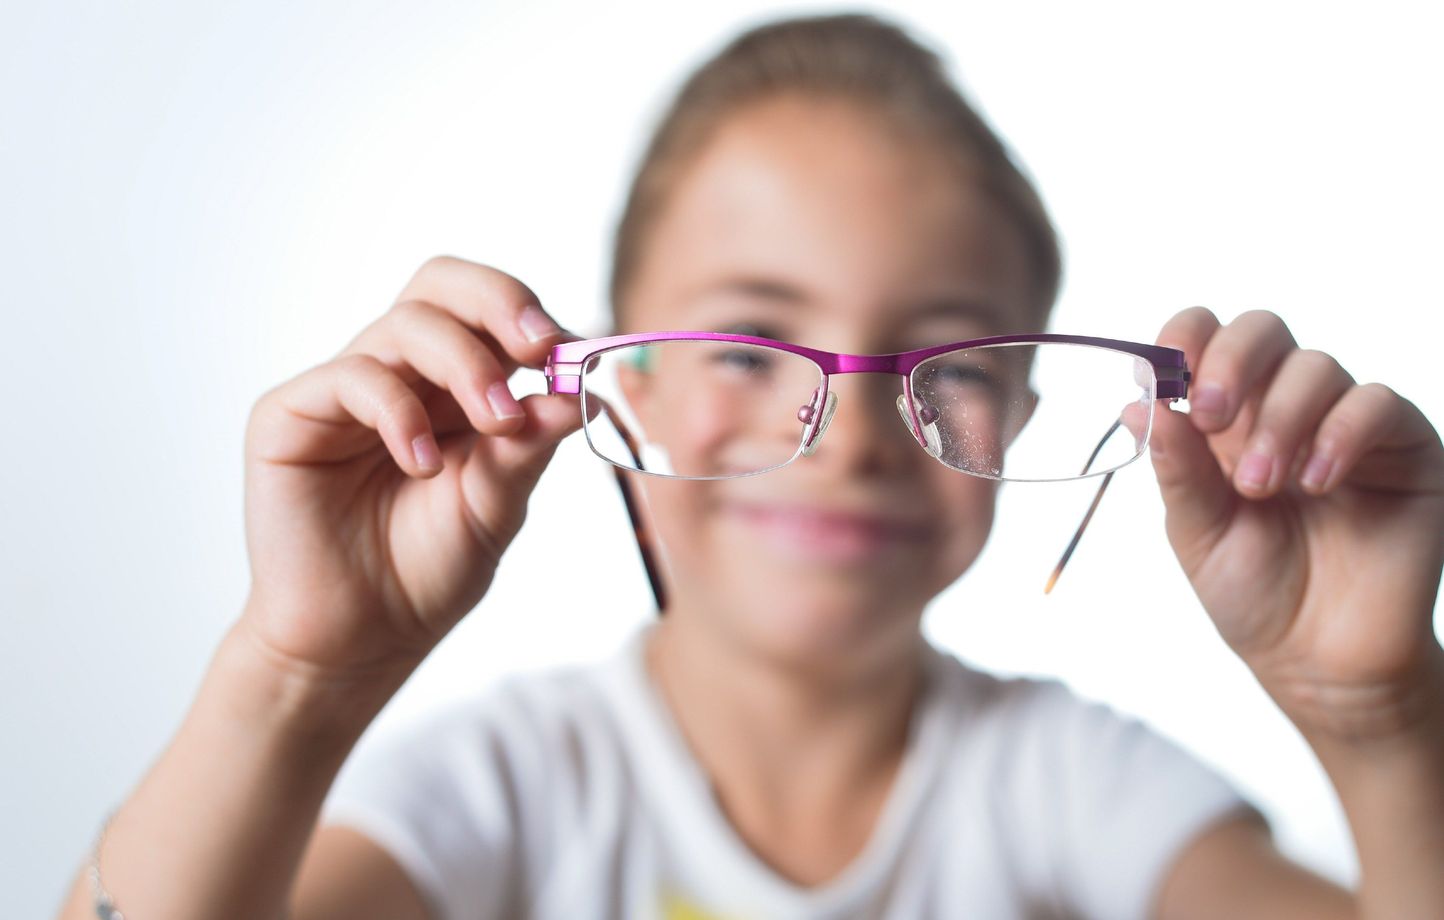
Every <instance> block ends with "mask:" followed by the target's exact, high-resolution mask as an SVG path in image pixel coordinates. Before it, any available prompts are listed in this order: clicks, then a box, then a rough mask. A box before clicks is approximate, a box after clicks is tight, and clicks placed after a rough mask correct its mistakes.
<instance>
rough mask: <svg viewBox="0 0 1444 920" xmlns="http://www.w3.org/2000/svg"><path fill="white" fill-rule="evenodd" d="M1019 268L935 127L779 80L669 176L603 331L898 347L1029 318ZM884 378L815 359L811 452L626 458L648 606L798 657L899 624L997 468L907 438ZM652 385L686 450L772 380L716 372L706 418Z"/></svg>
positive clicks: (953, 572)
mask: <svg viewBox="0 0 1444 920" xmlns="http://www.w3.org/2000/svg"><path fill="white" fill-rule="evenodd" d="M1027 271H1028V264H1027V259H1026V254H1025V250H1024V245H1023V242H1022V239H1021V235H1020V233H1019V232H1018V230H1017V229H1016V227H1015V226H1014V224H1013V221H1012V220H1011V219H1010V218H1009V217H1008V216H1007V215H1006V214H1005V213H1004V212H1003V211H1002V210H1001V208H999V206H997V205H995V204H994V203H993V202H992V201H991V199H990V198H988V197H986V196H985V195H984V194H982V193H981V192H980V191H978V189H977V188H976V187H974V186H973V185H972V184H971V183H970V182H968V181H966V180H965V179H963V178H960V176H959V173H958V171H957V169H956V167H955V165H953V164H952V163H951V161H949V160H948V159H946V158H945V157H944V155H943V154H942V153H941V152H940V151H938V150H937V149H935V147H933V146H932V145H930V144H929V143H927V142H925V141H922V140H920V139H918V138H917V137H913V136H907V135H905V134H903V133H901V132H900V131H898V130H897V129H896V128H894V127H892V126H891V124H890V123H889V122H885V121H883V120H881V119H880V118H879V116H878V115H877V114H876V113H874V112H871V111H869V110H868V109H866V108H863V107H859V106H857V105H855V104H852V103H847V102H841V101H818V100H815V99H811V100H804V99H798V98H779V99H774V100H769V101H766V102H764V103H760V104H758V105H755V106H752V107H750V108H747V109H745V110H743V111H742V112H740V113H738V114H736V115H734V116H732V117H731V118H730V119H729V120H728V121H727V122H726V123H724V124H723V125H722V126H720V128H719V130H718V131H717V133H716V134H715V135H714V136H713V137H712V139H711V140H710V141H709V143H708V145H707V146H706V148H705V149H704V150H703V151H702V152H701V153H700V155H699V156H698V157H697V158H696V159H695V160H694V161H692V162H691V163H690V164H689V165H688V166H687V168H686V169H685V170H684V171H683V172H682V173H681V174H680V176H679V178H678V179H677V181H676V182H675V184H674V185H673V187H672V188H671V189H670V190H669V193H668V196H667V200H666V204H665V207H664V209H663V211H662V212H661V214H660V215H659V216H658V218H657V220H656V222H655V223H654V224H653V225H652V226H651V228H650V235H649V237H648V239H647V242H646V251H645V254H644V256H643V258H642V260H641V263H640V264H639V266H638V268H637V271H636V273H635V274H634V276H633V279H632V285H631V287H630V289H629V291H628V300H627V306H626V314H625V316H626V329H625V330H623V331H638V330H667V329H688V330H708V331H718V332H744V333H748V334H753V335H762V336H766V337H769V338H776V339H782V340H784V341H789V342H795V343H797V344H800V345H807V346H811V347H814V348H821V349H826V350H829V351H836V352H850V353H855V354H882V353H889V352H897V351H904V350H909V349H915V348H922V347H925V346H929V345H936V344H941V343H945V342H951V341H957V340H960V339H967V338H973V337H977V336H982V335H990V334H997V333H1002V332H1008V331H1037V330H1033V329H1030V328H1029V326H1030V325H1031V321H1030V320H1028V319H1026V317H1027V316H1028V315H1029V311H1028V308H1027V302H1028V296H1029V287H1028V278H1027ZM744 370H746V368H745V367H742V366H738V365H735V363H734V364H732V365H729V364H728V363H726V362H719V363H715V364H714V365H713V366H712V373H715V374H719V375H720V374H728V373H732V374H739V375H740V374H742V372H743V371H744ZM813 373H814V374H815V373H816V372H815V370H814V371H813ZM718 379H719V380H724V382H725V378H723V377H720V376H719V377H718ZM739 379H741V378H739ZM815 384H816V381H815V379H814V380H813V381H812V382H811V383H807V384H806V387H807V390H808V391H810V389H811V387H812V386H815ZM901 386H902V378H901V377H898V376H896V375H883V374H853V375H840V376H836V377H834V378H832V380H831V383H830V390H831V391H832V392H833V393H835V394H836V395H837V397H838V404H837V409H836V413H835V415H834V416H833V418H832V422H831V425H830V426H829V427H828V428H827V430H826V432H825V434H824V435H823V437H822V439H821V442H820V445H819V446H818V448H817V451H816V453H815V454H813V455H812V456H810V457H799V458H798V459H796V460H794V461H793V462H792V463H791V464H790V465H788V466H786V467H784V468H782V469H779V470H774V471H772V472H769V473H765V474H762V475H760V476H753V477H747V478H741V479H731V480H722V481H685V480H662V479H657V478H655V477H649V476H634V477H633V482H634V483H635V484H636V485H637V486H639V487H641V488H642V489H643V490H644V491H645V493H646V499H647V505H648V507H649V509H650V513H651V516H652V519H653V522H654V524H655V526H656V529H657V533H658V536H659V538H660V540H661V543H662V549H663V553H664V557H665V560H666V570H667V572H668V575H669V589H670V592H671V600H670V603H669V611H668V617H673V616H674V614H675V615H676V616H677V617H678V619H679V620H687V621H689V622H691V623H695V624H701V625H704V627H705V628H707V629H710V630H713V631H715V632H718V633H720V635H719V638H721V639H723V640H726V641H729V642H733V643H738V644H741V645H743V646H746V647H748V648H750V649H752V650H753V651H756V652H758V653H761V654H765V655H767V656H769V657H773V658H781V659H788V660H794V661H798V662H806V661H809V660H811V661H813V662H818V661H823V660H831V661H839V660H840V658H839V656H845V657H848V658H858V657H870V656H880V655H885V654H887V652H888V651H889V650H892V651H896V650H898V649H901V648H904V647H906V646H908V645H910V643H912V642H913V641H915V639H916V634H917V627H918V618H919V616H920V614H921V611H922V608H923V607H924V605H925V604H926V603H927V602H928V600H930V599H931V598H932V597H933V596H934V595H936V594H937V593H938V592H939V591H941V590H942V589H943V588H944V587H946V586H947V585H948V584H950V583H951V582H953V581H954V580H955V579H956V578H957V577H958V576H959V575H960V574H962V572H963V571H964V570H965V569H967V567H968V566H969V565H970V564H971V563H972V562H973V560H974V559H975V558H976V556H977V554H978V552H979V551H980V550H981V549H982V546H983V544H984V542H985V540H986V538H987V534H988V531H989V528H990V526H991V524H992V513H993V501H994V497H995V491H996V487H997V484H996V483H995V482H993V481H991V480H985V479H980V478H977V477H974V476H968V475H965V474H962V473H958V472H956V471H953V470H950V469H948V468H946V467H944V466H943V465H942V464H940V463H938V462H937V461H936V460H934V459H932V458H931V457H929V456H928V455H927V454H926V453H925V452H924V451H923V450H922V448H921V447H919V445H918V444H917V442H916V441H915V440H914V439H913V437H912V435H911V434H910V433H909V431H908V430H907V428H906V427H905V425H904V423H903V421H902V419H901V418H900V416H899V414H898V410H897V408H896V406H895V404H894V402H895V400H896V398H897V396H898V394H899V393H901V392H902V389H901ZM712 392H719V393H726V392H727V391H726V390H725V388H722V387H718V388H714V390H713V391H712ZM667 398H668V397H667V395H666V394H661V393H652V394H646V395H645V396H643V397H642V398H641V399H639V403H642V404H646V403H648V402H650V408H646V409H644V410H643V411H646V412H648V413H649V414H653V415H654V416H655V421H654V424H657V425H665V424H666V423H667V420H668V419H673V418H675V419H685V420H686V421H687V422H688V423H689V424H691V425H692V426H693V427H694V428H695V431H696V436H695V438H693V439H692V440H691V441H690V442H689V441H688V440H687V439H686V438H678V439H677V440H676V442H675V443H690V444H691V445H692V446H691V447H689V448H687V449H689V450H696V451H699V452H700V456H701V457H703V458H705V457H706V456H707V451H708V450H710V449H716V450H717V451H719V452H721V451H725V450H727V449H729V447H728V445H734V447H735V438H734V439H730V440H729V437H728V433H727V429H726V426H727V424H731V423H732V422H729V421H728V420H733V421H735V420H736V419H738V418H741V417H743V415H745V413H747V412H748V411H761V409H763V408H765V407H766V406H767V402H766V401H767V399H769V398H771V397H769V395H768V393H767V392H763V391H756V390H754V391H753V392H752V393H751V394H750V395H749V394H748V393H746V392H745V391H733V395H731V396H724V397H718V398H726V399H728V400H729V402H727V403H726V404H725V405H722V404H719V405H718V406H717V407H714V409H713V410H712V411H710V412H708V413H705V414H704V415H705V417H702V416H699V415H698V414H697V413H695V412H694V413H693V414H692V415H691V416H690V417H688V416H684V415H683V414H682V413H680V412H675V413H674V412H670V411H668V407H667V405H666V404H665V400H666V399H667ZM791 398H792V397H791V394H786V395H784V396H783V397H780V401H778V402H777V403H776V404H777V405H778V406H780V407H782V408H781V409H779V410H778V411H779V412H783V410H786V412H783V417H782V418H781V419H780V425H779V428H778V430H779V433H780V436H781V437H782V438H784V439H785V438H787V437H791V439H792V446H794V447H795V445H796V438H797V430H798V427H799V426H798V423H797V421H796V419H795V413H796V410H797V405H796V404H795V401H793V402H789V399H791ZM749 406H751V407H753V409H751V410H749V409H748V407H749ZM693 408H694V409H695V407H693ZM709 444H711V445H713V448H709V447H708V445H709ZM736 449H742V448H736ZM746 449H748V450H757V449H761V448H758V447H756V446H755V445H750V446H747V448H746ZM791 452H792V448H791V447H789V448H787V449H786V451H785V452H784V454H783V456H784V457H785V456H790V455H791ZM699 462H700V461H699ZM726 462H728V461H727V458H726V457H725V456H720V455H719V457H718V458H717V459H716V463H718V464H722V465H725V464H726ZM677 625H681V624H680V622H679V623H678V624H677Z"/></svg>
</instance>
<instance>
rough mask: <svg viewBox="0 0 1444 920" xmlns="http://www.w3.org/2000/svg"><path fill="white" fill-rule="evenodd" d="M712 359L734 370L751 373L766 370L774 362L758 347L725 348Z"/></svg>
mask: <svg viewBox="0 0 1444 920" xmlns="http://www.w3.org/2000/svg"><path fill="white" fill-rule="evenodd" d="M712 360H713V361H715V362H716V363H718V364H721V365H723V366H724V367H727V368H730V369H732V370H738V371H748V372H750V373H756V372H758V371H762V370H766V369H767V367H768V366H769V365H770V364H771V363H772V362H771V361H770V360H769V359H768V357H767V356H766V355H765V354H763V353H762V351H761V350H760V349H756V348H729V349H725V350H722V351H719V352H717V353H716V354H715V355H714V356H713V359H712Z"/></svg>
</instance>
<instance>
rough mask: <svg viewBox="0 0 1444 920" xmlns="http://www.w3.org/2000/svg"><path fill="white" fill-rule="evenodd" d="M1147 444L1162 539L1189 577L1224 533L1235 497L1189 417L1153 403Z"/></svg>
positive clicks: (1236, 502)
mask: <svg viewBox="0 0 1444 920" xmlns="http://www.w3.org/2000/svg"><path fill="white" fill-rule="evenodd" d="M1148 445H1149V457H1150V459H1151V460H1152V461H1153V472H1154V474H1155V475H1156V476H1157V478H1158V488H1159V492H1160V493H1161V495H1162V497H1163V505H1164V510H1165V517H1164V526H1165V530H1166V532H1167V534H1168V541H1169V543H1170V544H1172V546H1173V548H1174V551H1175V552H1176V553H1177V554H1178V558H1179V561H1180V562H1181V563H1182V564H1183V567H1184V570H1185V571H1187V572H1190V573H1191V572H1193V571H1195V569H1196V567H1197V565H1198V564H1199V562H1200V561H1201V560H1202V559H1203V558H1204V557H1205V556H1206V555H1207V554H1208V552H1209V550H1211V549H1212V547H1213V546H1214V544H1216V543H1217V542H1218V540H1219V539H1220V537H1221V536H1222V535H1223V533H1224V531H1225V530H1226V529H1227V527H1228V524H1229V522H1230V521H1231V520H1232V518H1233V514H1234V511H1235V509H1236V507H1237V505H1238V495H1237V493H1235V492H1234V490H1233V486H1232V485H1230V484H1229V481H1228V478H1227V477H1226V476H1225V475H1224V472H1223V470H1222V469H1220V468H1219V465H1218V459H1217V458H1216V457H1215V456H1214V454H1213V451H1212V449H1211V448H1210V447H1209V445H1208V439H1207V437H1206V436H1205V435H1204V434H1203V432H1201V431H1199V430H1198V428H1197V427H1195V426H1194V424H1193V421H1192V419H1191V417H1190V416H1189V415H1186V414H1184V413H1182V412H1176V411H1174V410H1173V409H1171V408H1169V407H1168V405H1167V404H1165V403H1162V402H1159V403H1155V404H1154V406H1153V430H1152V432H1151V433H1150V434H1149V437H1148Z"/></svg>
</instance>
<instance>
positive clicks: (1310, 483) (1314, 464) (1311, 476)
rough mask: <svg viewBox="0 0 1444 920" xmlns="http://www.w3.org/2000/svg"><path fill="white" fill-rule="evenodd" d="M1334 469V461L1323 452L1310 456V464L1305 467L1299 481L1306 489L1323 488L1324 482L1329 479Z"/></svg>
mask: <svg viewBox="0 0 1444 920" xmlns="http://www.w3.org/2000/svg"><path fill="white" fill-rule="evenodd" d="M1333 471H1334V461H1332V460H1330V459H1329V458H1328V457H1326V456H1324V455H1323V454H1315V455H1314V456H1312V457H1310V458H1309V462H1308V465H1306V466H1305V467H1304V474H1303V476H1301V477H1299V481H1300V482H1302V483H1303V484H1304V488H1306V489H1322V488H1323V487H1324V483H1326V482H1328V481H1329V475H1330V474H1331V473H1333Z"/></svg>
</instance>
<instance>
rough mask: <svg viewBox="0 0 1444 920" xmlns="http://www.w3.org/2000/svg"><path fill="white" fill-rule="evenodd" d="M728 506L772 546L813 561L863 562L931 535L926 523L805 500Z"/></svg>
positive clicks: (726, 508)
mask: <svg viewBox="0 0 1444 920" xmlns="http://www.w3.org/2000/svg"><path fill="white" fill-rule="evenodd" d="M725 510H726V511H727V512H729V513H730V514H733V515H735V516H736V517H737V519H739V520H741V521H742V522H743V523H744V524H745V525H747V528H748V530H749V531H751V532H752V533H753V534H755V535H757V536H758V537H760V538H761V539H762V540H763V542H764V543H765V544H766V545H767V548H768V549H771V550H774V551H777V552H779V553H782V554H784V555H786V556H788V557H791V558H803V559H807V560H813V561H822V562H832V563H857V562H863V561H867V560H869V559H872V558H874V557H876V556H879V555H880V554H882V553H885V552H889V551H892V550H896V549H900V548H912V547H914V546H916V545H917V544H919V543H921V542H922V541H924V540H926V539H927V538H928V536H929V530H928V528H927V527H926V526H924V525H920V524H915V523H911V522H906V521H902V520H899V519H896V518H890V517H883V516H880V515H874V514H859V513H856V512H844V511H834V510H824V509H820V508H815V507H808V506H804V505H780V504H766V505H761V504H746V503H740V502H732V503H729V504H727V505H726V506H725Z"/></svg>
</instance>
